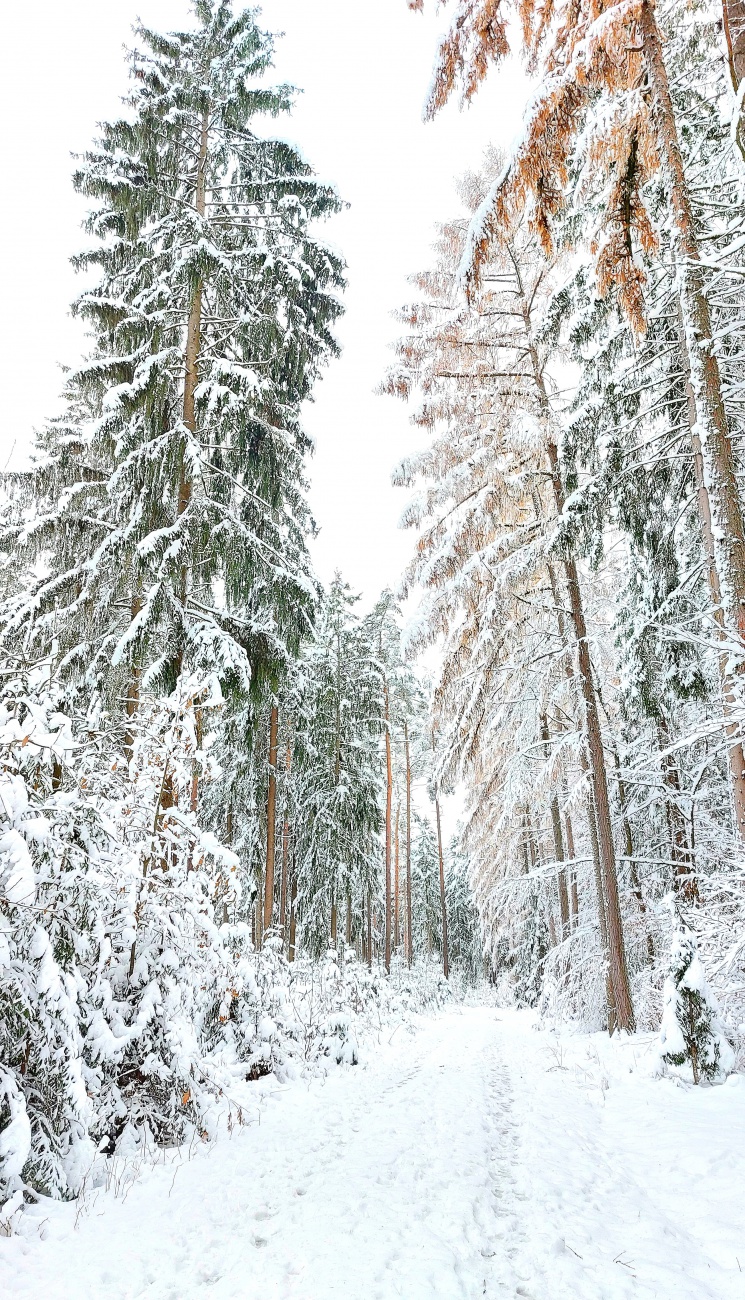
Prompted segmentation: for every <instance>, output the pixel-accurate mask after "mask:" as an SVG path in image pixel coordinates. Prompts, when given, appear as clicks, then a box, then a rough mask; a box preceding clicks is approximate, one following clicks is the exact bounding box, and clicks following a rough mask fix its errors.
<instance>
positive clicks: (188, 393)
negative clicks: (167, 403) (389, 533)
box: [178, 108, 209, 605]
mask: <svg viewBox="0 0 745 1300" xmlns="http://www.w3.org/2000/svg"><path fill="white" fill-rule="evenodd" d="M208 133H209V109H207V108H205V109H204V111H203V113H202V130H201V135H200V140H199V156H198V158H197V179H196V189H195V194H194V207H195V209H196V212H197V214H198V216H200V217H204V214H205V212H206V208H207V150H208V142H209V136H208ZM203 293H204V285H203V283H202V281H201V279H200V280H198V281H197V283H196V285H195V287H194V294H193V297H192V300H191V305H190V308H189V319H188V322H187V326H186V356H185V358H184V361H185V366H184V406H183V414H184V425H185V427H186V428H187V429H188V430H189V432H190V433H191V434H192V435H193V436H196V432H197V420H196V407H195V393H196V390H197V385H198V383H199V352H200V348H201V343H202V296H203ZM191 493H192V483H191V478H190V475H189V471H188V469H187V466H186V464H185V463H184V462H183V461H182V464H181V480H180V483H179V493H178V513H179V515H182V514H183V513H184V511H185V510H186V507H187V506H188V504H189V502H190V501H191ZM187 587H188V568H187V566H186V565H183V566H182V569H181V603H182V605H186V598H187Z"/></svg>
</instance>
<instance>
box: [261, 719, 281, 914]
mask: <svg viewBox="0 0 745 1300" xmlns="http://www.w3.org/2000/svg"><path fill="white" fill-rule="evenodd" d="M278 723H279V710H278V709H277V705H276V704H273V705H272V711H271V713H270V715H269V790H268V793H267V800H266V871H265V873H264V931H265V932H266V931H267V930H268V929H269V928H270V927H271V924H272V913H273V911H274V856H275V835H276V829H277V727H278Z"/></svg>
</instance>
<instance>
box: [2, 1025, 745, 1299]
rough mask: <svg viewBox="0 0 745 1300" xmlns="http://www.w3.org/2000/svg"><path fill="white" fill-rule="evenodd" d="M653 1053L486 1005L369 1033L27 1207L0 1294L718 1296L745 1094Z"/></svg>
mask: <svg viewBox="0 0 745 1300" xmlns="http://www.w3.org/2000/svg"><path fill="white" fill-rule="evenodd" d="M640 1044H641V1046H640ZM645 1051H646V1052H647V1056H646V1057H645V1058H644V1059H638V1058H639V1057H640V1055H641V1056H644V1053H645ZM651 1051H652V1045H651V1044H650V1043H649V1042H646V1043H645V1041H644V1040H643V1039H641V1037H640V1038H637V1039H624V1040H618V1039H617V1038H616V1039H614V1040H613V1041H612V1042H611V1043H609V1042H608V1039H607V1037H605V1036H603V1035H594V1036H586V1035H574V1036H567V1037H566V1038H565V1039H563V1040H556V1039H554V1038H552V1037H551V1036H550V1035H548V1034H546V1033H544V1032H537V1031H536V1029H535V1027H534V1020H533V1017H532V1015H531V1014H530V1013H525V1012H518V1013H515V1012H505V1011H495V1010H494V1009H487V1008H463V1009H455V1010H450V1011H447V1012H445V1013H442V1014H440V1015H438V1016H436V1017H433V1018H432V1019H428V1020H420V1022H419V1023H418V1025H417V1028H416V1030H415V1032H411V1031H410V1029H409V1028H408V1027H407V1026H406V1025H400V1026H399V1027H398V1028H392V1027H389V1028H387V1029H383V1030H382V1031H381V1035H380V1043H379V1045H376V1046H375V1048H374V1049H368V1050H367V1051H366V1052H365V1053H363V1064H362V1065H361V1066H360V1067H358V1068H357V1069H345V1070H339V1071H333V1072H332V1073H331V1074H330V1075H329V1076H328V1078H327V1079H325V1080H314V1081H313V1082H312V1083H310V1084H309V1085H308V1086H303V1085H302V1084H293V1085H290V1086H289V1087H286V1088H283V1087H280V1086H278V1085H276V1083H274V1082H273V1081H271V1080H265V1081H263V1085H266V1087H267V1088H268V1096H267V1099H266V1104H265V1106H264V1108H263V1109H262V1110H261V1113H260V1118H259V1117H258V1116H257V1118H258V1120H259V1122H256V1123H254V1124H252V1125H250V1126H248V1127H245V1128H242V1129H240V1130H236V1131H234V1133H233V1135H232V1138H231V1139H230V1140H228V1139H227V1137H226V1138H224V1139H223V1140H221V1141H220V1142H218V1144H217V1146H216V1147H215V1148H214V1149H213V1150H199V1151H198V1152H197V1153H196V1155H195V1157H194V1158H193V1159H191V1160H189V1159H186V1158H184V1159H183V1160H181V1161H179V1162H178V1163H176V1164H174V1163H170V1164H166V1165H165V1166H164V1165H159V1166H146V1167H144V1168H143V1169H142V1170H141V1171H140V1174H139V1177H138V1178H137V1180H136V1181H135V1182H134V1183H133V1184H132V1186H131V1187H130V1188H129V1189H128V1190H127V1191H126V1195H123V1194H120V1195H119V1196H118V1197H114V1196H113V1195H111V1194H110V1193H109V1194H104V1193H100V1194H96V1193H92V1194H90V1195H89V1196H88V1197H87V1198H86V1202H85V1205H84V1209H83V1212H82V1213H78V1211H77V1208H76V1207H75V1206H71V1205H67V1206H64V1205H55V1206H52V1207H51V1209H50V1208H49V1206H48V1205H47V1207H45V1209H44V1212H43V1213H44V1215H47V1214H48V1215H49V1217H48V1218H47V1220H46V1223H45V1226H44V1230H43V1235H44V1236H45V1237H46V1240H44V1241H42V1242H40V1241H39V1239H38V1233H34V1236H33V1237H32V1236H28V1235H27V1236H26V1237H25V1238H24V1237H15V1238H12V1239H9V1240H3V1241H0V1295H2V1297H3V1300H32V1298H33V1300H199V1298H201V1297H209V1300H336V1298H337V1297H338V1300H341V1298H342V1297H344V1300H363V1298H364V1300H396V1297H399V1296H400V1297H403V1298H404V1300H484V1298H486V1300H518V1298H525V1300H635V1298H637V1297H638V1298H642V1297H643V1298H645V1300H646V1298H647V1297H655V1296H656V1297H659V1300H672V1297H673V1296H674V1297H675V1300H730V1298H732V1300H734V1297H736V1296H737V1297H740V1296H742V1295H744V1294H745V1286H743V1285H742V1284H743V1281H745V1279H743V1276H742V1273H741V1272H739V1269H740V1266H741V1265H743V1264H745V1249H742V1250H741V1251H740V1259H739V1261H738V1259H737V1251H738V1243H739V1241H740V1239H741V1235H742V1233H741V1225H742V1222H745V1200H744V1193H743V1187H744V1186H745V1143H743V1141H742V1134H743V1101H744V1100H745V1088H742V1087H740V1086H738V1085H739V1084H740V1083H742V1082H743V1080H741V1079H740V1078H736V1079H735V1081H734V1082H735V1086H734V1087H733V1086H730V1085H727V1086H725V1087H722V1088H713V1089H688V1090H686V1089H679V1088H676V1087H675V1085H674V1084H672V1083H670V1082H669V1081H662V1082H660V1081H655V1080H654V1079H652V1078H651V1077H650V1069H649V1053H651ZM261 1086H262V1085H259V1087H261ZM40 1217H41V1216H40ZM76 1217H77V1227H74V1225H75V1221H76Z"/></svg>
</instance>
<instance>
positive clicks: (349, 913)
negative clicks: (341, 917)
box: [344, 891, 352, 948]
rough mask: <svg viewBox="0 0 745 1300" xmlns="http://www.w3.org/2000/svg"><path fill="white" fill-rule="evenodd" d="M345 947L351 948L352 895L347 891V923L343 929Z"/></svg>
mask: <svg viewBox="0 0 745 1300" xmlns="http://www.w3.org/2000/svg"><path fill="white" fill-rule="evenodd" d="M344 937H345V939H346V942H347V947H348V948H351V946H352V895H351V894H350V893H349V892H348V891H347V923H346V927H345V936H344Z"/></svg>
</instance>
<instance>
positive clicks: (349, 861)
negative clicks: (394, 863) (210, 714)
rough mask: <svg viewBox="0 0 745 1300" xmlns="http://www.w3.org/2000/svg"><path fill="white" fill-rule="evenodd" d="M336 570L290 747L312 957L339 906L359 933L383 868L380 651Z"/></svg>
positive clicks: (300, 904) (305, 938)
mask: <svg viewBox="0 0 745 1300" xmlns="http://www.w3.org/2000/svg"><path fill="white" fill-rule="evenodd" d="M355 599H356V598H355V597H354V596H353V595H352V593H351V591H350V589H349V587H348V585H347V584H346V583H345V582H344V581H343V580H342V578H341V576H340V575H338V574H337V576H336V577H335V578H334V580H333V582H332V584H331V587H330V588H329V591H328V593H327V594H326V596H325V598H324V600H323V602H322V605H321V610H320V613H319V617H318V623H317V626H316V630H315V634H314V636H313V638H312V640H311V641H310V642H309V644H308V646H307V649H306V650H305V653H304V657H303V670H302V671H303V695H302V698H301V701H300V707H299V712H298V716H297V720H296V729H295V740H294V746H293V768H292V770H293V777H292V782H293V788H294V791H295V794H294V799H295V805H296V808H297V815H296V824H295V828H294V835H293V851H294V855H295V861H296V870H297V891H298V893H297V908H298V920H299V925H300V929H301V934H302V942H303V944H304V946H305V947H306V948H307V949H308V951H310V952H311V953H315V954H319V953H321V952H323V951H324V949H325V948H326V947H328V944H329V942H331V943H332V944H335V943H336V942H337V940H338V938H339V937H340V932H339V928H338V926H339V916H340V914H341V913H342V909H345V910H346V914H347V916H348V918H349V919H348V921H347V933H349V930H350V927H353V928H354V931H355V932H356V930H357V926H359V925H360V924H361V921H362V912H363V908H364V909H365V910H366V911H368V912H369V905H370V898H371V895H373V894H374V893H375V892H376V889H377V882H378V878H379V871H380V862H379V860H378V853H379V844H380V841H379V833H380V829H381V803H382V797H383V787H382V772H381V767H380V762H379V753H380V738H381V735H382V733H383V730H384V727H385V703H384V683H383V675H382V671H381V666H380V659H379V654H378V646H377V645H376V644H375V641H374V638H373V636H372V635H371V631H370V627H369V625H368V622H367V621H366V620H363V621H361V620H359V619H357V618H356V617H355V614H354V610H353V606H354V603H355Z"/></svg>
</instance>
